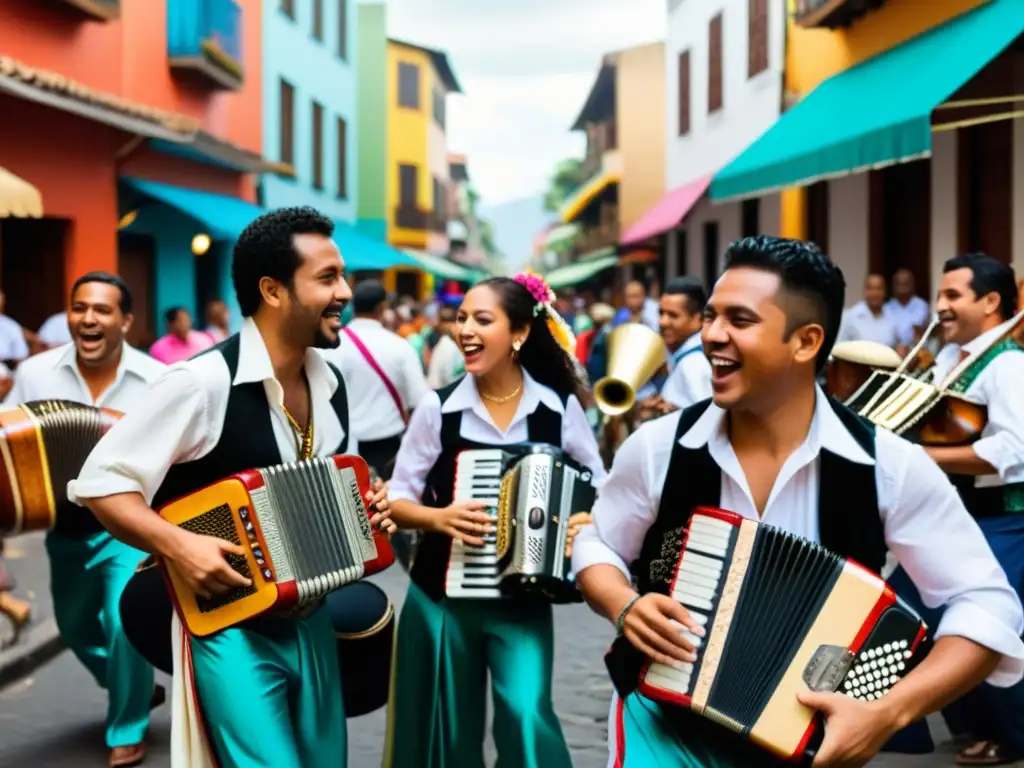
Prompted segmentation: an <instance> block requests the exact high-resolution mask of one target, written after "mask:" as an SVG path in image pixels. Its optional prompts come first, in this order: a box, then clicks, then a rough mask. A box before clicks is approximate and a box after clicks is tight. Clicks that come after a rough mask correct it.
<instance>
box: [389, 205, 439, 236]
mask: <svg viewBox="0 0 1024 768" xmlns="http://www.w3.org/2000/svg"><path fill="white" fill-rule="evenodd" d="M432 218H433V213H432V212H431V211H421V210H420V209H419V208H412V207H408V206H401V205H400V206H398V207H397V208H395V226H396V227H401V228H402V229H418V230H420V231H423V232H426V231H427V229H428V227H429V226H430V220H431V219H432Z"/></svg>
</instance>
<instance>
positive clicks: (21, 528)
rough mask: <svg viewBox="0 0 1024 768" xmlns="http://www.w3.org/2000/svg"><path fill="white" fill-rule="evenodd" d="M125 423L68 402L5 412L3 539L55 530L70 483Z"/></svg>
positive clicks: (0, 445) (1, 423) (1, 426)
mask: <svg viewBox="0 0 1024 768" xmlns="http://www.w3.org/2000/svg"><path fill="white" fill-rule="evenodd" d="M120 418H121V414H120V413H118V412H116V411H111V410H107V409H105V408H94V407H93V406H90V405H83V404H81V403H74V402H71V401H67V400H36V401H32V402H28V403H22V404H21V405H19V406H18V407H17V408H13V409H11V410H7V411H2V412H0V454H2V458H3V466H2V467H0V536H14V535H17V534H19V533H28V532H30V531H48V530H50V529H52V528H53V526H54V524H55V522H56V519H57V514H58V508H60V507H64V506H66V502H67V486H68V482H69V481H71V480H74V479H75V478H76V477H78V473H79V472H80V471H81V469H82V465H83V464H85V460H86V459H87V458H88V457H89V454H90V453H91V452H92V449H93V448H94V447H95V446H96V443H98V442H99V441H100V438H101V437H103V435H105V434H106V433H107V431H108V430H109V429H110V428H111V427H112V426H113V425H114V424H116V423H117V422H118V420H119V419H120ZM72 507H73V505H72ZM75 510H76V508H73V509H72V510H70V511H69V512H70V513H71V514H74V513H75ZM81 514H83V515H86V514H89V512H88V511H86V510H82V512H81Z"/></svg>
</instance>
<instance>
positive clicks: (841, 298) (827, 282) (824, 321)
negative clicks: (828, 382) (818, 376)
mask: <svg viewBox="0 0 1024 768" xmlns="http://www.w3.org/2000/svg"><path fill="white" fill-rule="evenodd" d="M738 267H751V268H753V269H762V270H765V271H767V272H772V273H774V274H776V275H778V276H779V280H780V281H781V282H782V291H783V292H784V293H786V294H788V295H789V296H788V297H783V298H782V301H780V304H781V305H782V307H783V309H784V310H785V312H786V317H787V323H786V336H785V338H787V339H788V338H789V337H790V335H791V334H792V333H793V331H795V330H796V329H797V328H800V327H801V326H804V325H808V324H810V323H816V324H818V325H820V326H821V327H822V328H823V329H824V330H825V339H824V342H823V343H822V345H821V350H820V351H819V352H818V359H817V361H816V364H817V369H818V370H819V371H820V370H821V369H822V368H824V367H825V363H827V362H828V356H829V354H831V352H832V345H833V344H835V343H836V337H837V336H838V335H839V325H840V323H841V322H842V319H843V305H844V303H845V301H846V281H845V280H844V279H843V271H842V270H841V269H840V268H839V267H837V266H836V265H835V264H833V263H832V262H831V261H830V260H829V258H828V256H826V255H825V254H824V253H823V252H822V250H821V249H820V248H819V247H818V246H817V245H815V244H814V243H811V242H806V241H803V240H788V239H786V238H783V237H770V236H768V235H757V236H756V237H745V238H743V239H742V240H737V241H736V242H734V243H733V244H732V245H730V246H729V249H728V250H727V251H726V252H725V269H726V270H729V269H735V268H738Z"/></svg>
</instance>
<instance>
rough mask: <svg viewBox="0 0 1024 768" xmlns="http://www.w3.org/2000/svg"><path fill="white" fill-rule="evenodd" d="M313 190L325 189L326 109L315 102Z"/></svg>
mask: <svg viewBox="0 0 1024 768" xmlns="http://www.w3.org/2000/svg"><path fill="white" fill-rule="evenodd" d="M313 188H314V189H323V188H324V108H323V107H322V106H321V105H320V104H317V103H316V102H315V101H314V102H313Z"/></svg>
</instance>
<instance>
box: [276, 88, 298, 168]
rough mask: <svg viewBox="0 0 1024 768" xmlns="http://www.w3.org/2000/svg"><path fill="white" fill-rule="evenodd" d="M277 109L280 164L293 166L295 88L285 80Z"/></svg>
mask: <svg viewBox="0 0 1024 768" xmlns="http://www.w3.org/2000/svg"><path fill="white" fill-rule="evenodd" d="M280 90H281V95H280V100H279V101H280V103H279V107H280V110H281V120H280V124H281V147H280V150H279V155H280V159H281V162H282V163H287V164H288V165H294V164H295V88H293V87H292V86H291V84H290V83H288V82H286V81H285V80H281V89H280Z"/></svg>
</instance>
